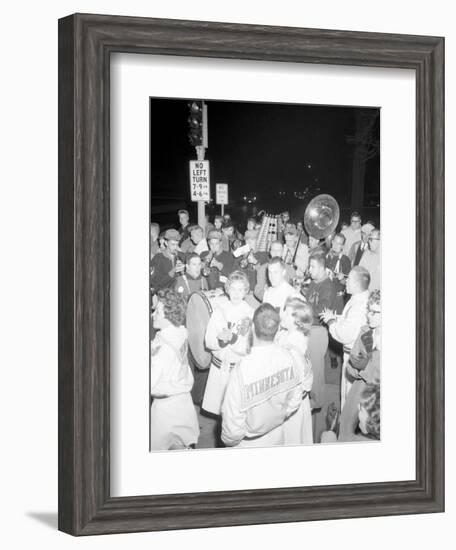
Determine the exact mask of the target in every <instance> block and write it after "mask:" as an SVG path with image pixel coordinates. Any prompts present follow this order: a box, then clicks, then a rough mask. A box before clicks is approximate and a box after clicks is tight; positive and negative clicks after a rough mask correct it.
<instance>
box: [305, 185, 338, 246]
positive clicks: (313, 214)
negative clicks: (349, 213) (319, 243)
mask: <svg viewBox="0 0 456 550" xmlns="http://www.w3.org/2000/svg"><path fill="white" fill-rule="evenodd" d="M339 217H340V210H339V205H338V204H337V201H336V199H335V198H334V197H332V196H331V195H325V194H323V195H317V196H316V197H314V198H313V199H312V200H311V201H310V202H309V204H308V205H307V208H306V211H305V212H304V227H305V228H306V231H307V233H308V234H309V235H311V236H312V237H314V238H315V239H319V240H320V239H324V238H325V237H327V236H328V235H330V234H331V233H332V232H333V231H334V230H335V229H336V227H337V224H338V223H339Z"/></svg>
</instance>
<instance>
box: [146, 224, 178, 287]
mask: <svg viewBox="0 0 456 550" xmlns="http://www.w3.org/2000/svg"><path fill="white" fill-rule="evenodd" d="M179 239H180V236H179V233H178V232H177V231H176V230H175V229H168V230H167V231H166V232H165V249H164V250H162V251H160V252H158V253H157V254H155V256H154V257H153V258H152V261H151V262H150V285H151V290H152V292H153V293H156V292H157V291H158V290H161V289H163V288H168V287H171V286H172V285H173V283H174V280H175V278H176V275H179V274H180V273H182V271H183V270H184V267H185V262H184V261H183V260H184V258H183V257H182V255H181V253H180V252H179V250H178V248H179Z"/></svg>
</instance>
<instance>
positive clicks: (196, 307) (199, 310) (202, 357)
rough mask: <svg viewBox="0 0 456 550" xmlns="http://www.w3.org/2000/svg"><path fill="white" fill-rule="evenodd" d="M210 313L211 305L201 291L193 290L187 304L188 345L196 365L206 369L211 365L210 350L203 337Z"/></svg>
mask: <svg viewBox="0 0 456 550" xmlns="http://www.w3.org/2000/svg"><path fill="white" fill-rule="evenodd" d="M211 313H212V306H211V303H210V301H209V300H208V298H207V297H206V296H205V294H204V293H203V292H194V293H193V294H192V295H191V296H190V298H189V299H188V304H187V321H186V326H187V331H188V345H189V347H190V352H191V354H192V357H193V360H194V361H195V364H196V366H197V367H198V368H199V369H201V370H206V369H208V368H209V367H210V365H211V352H210V351H209V350H208V349H206V345H205V343H204V337H205V335H206V328H207V325H208V323H209V319H210V317H211Z"/></svg>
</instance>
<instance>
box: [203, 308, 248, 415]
mask: <svg viewBox="0 0 456 550" xmlns="http://www.w3.org/2000/svg"><path fill="white" fill-rule="evenodd" d="M252 318H253V308H252V307H251V306H249V305H248V304H247V303H246V302H245V301H242V302H241V303H240V304H237V305H233V304H232V303H231V302H230V301H229V300H228V299H225V300H221V301H220V302H219V303H218V305H217V306H216V307H215V309H214V311H213V312H212V315H211V317H210V319H209V323H208V325H207V328H206V335H205V343H206V347H207V348H208V349H209V350H211V352H212V362H211V366H210V368H209V376H208V379H207V383H206V389H205V392H204V397H203V402H202V408H203V409H204V410H205V411H207V412H210V413H212V414H215V415H219V414H220V409H221V405H222V401H223V396H224V395H225V390H226V385H227V383H228V378H229V376H230V372H231V370H232V369H233V367H234V366H235V365H237V364H238V363H239V361H240V360H241V359H242V357H244V356H245V355H246V354H247V352H248V342H249V329H250V324H251V320H252ZM224 328H228V329H230V330H232V332H233V337H232V339H231V341H230V342H228V343H226V344H225V343H224V342H221V341H220V340H219V339H218V337H217V336H218V334H220V332H221V331H222V330H223V329H224Z"/></svg>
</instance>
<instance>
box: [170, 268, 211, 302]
mask: <svg viewBox="0 0 456 550" xmlns="http://www.w3.org/2000/svg"><path fill="white" fill-rule="evenodd" d="M208 289H209V286H208V283H207V281H206V278H205V277H203V276H202V275H200V276H199V277H197V278H196V279H195V278H193V277H192V276H191V275H189V274H188V273H185V274H184V275H181V276H180V277H178V278H177V279H176V282H175V283H174V290H175V291H176V292H178V293H179V294H181V295H182V296H184V298H188V297H189V296H190V294H193V292H198V291H200V290H208Z"/></svg>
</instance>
